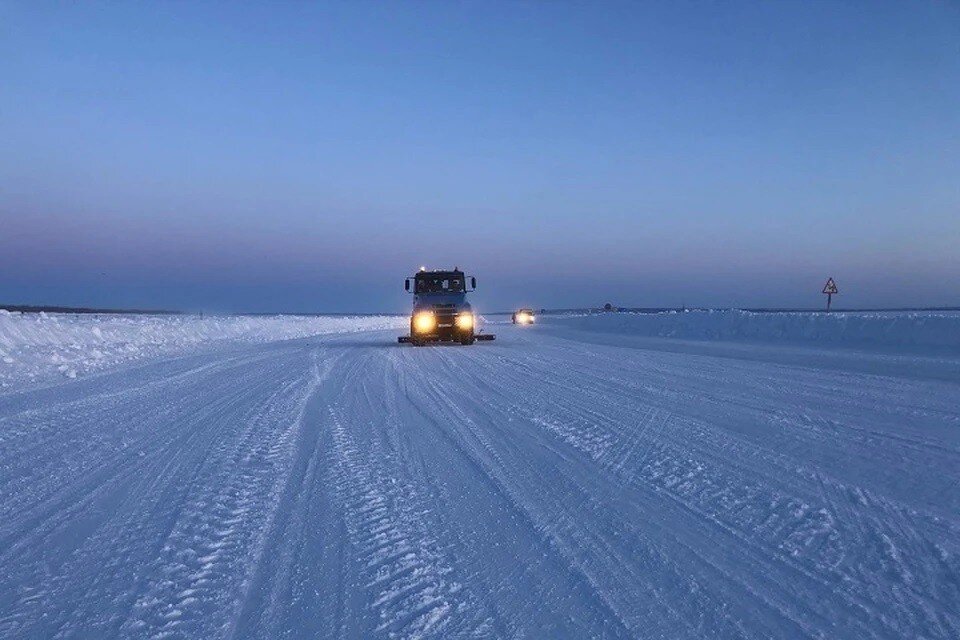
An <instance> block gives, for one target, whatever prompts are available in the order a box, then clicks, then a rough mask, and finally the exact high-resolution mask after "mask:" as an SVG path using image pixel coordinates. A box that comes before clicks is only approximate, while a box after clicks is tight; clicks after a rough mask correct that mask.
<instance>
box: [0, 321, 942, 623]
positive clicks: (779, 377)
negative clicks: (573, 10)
mask: <svg viewBox="0 0 960 640" xmlns="http://www.w3.org/2000/svg"><path fill="white" fill-rule="evenodd" d="M497 333H498V334H499V337H498V340H497V341H496V342H494V343H489V344H478V345H475V346H473V347H430V348H422V349H417V348H412V347H404V346H400V345H397V344H396V343H395V336H396V332H395V331H389V332H385V331H369V332H362V333H353V334H347V335H327V336H314V337H309V338H303V339H297V340H289V341H278V342H272V343H268V344H252V345H245V346H242V347H238V348H237V349H232V350H221V351H217V352H216V353H207V354H205V355H204V354H200V355H197V354H194V355H190V356H182V357H178V358H175V359H165V360H153V361H150V362H149V363H147V364H142V363H141V365H140V366H138V367H136V368H127V369H124V370H122V371H117V372H113V373H104V374H100V375H97V376H92V377H87V378H84V379H78V380H68V381H65V382H63V383H59V384H58V385H56V386H52V387H47V388H43V389H32V390H26V391H24V390H20V391H16V392H13V391H11V392H8V393H6V395H0V637H2V638H71V637H77V638H80V637H83V638H93V637H95V638H110V637H121V638H174V637H181V638H218V637H231V638H281V637H284V638H286V637H289V638H336V637H344V638H389V637H397V638H430V637H437V638H440V637H442V638H451V637H453V638H457V637H494V638H497V637H505V638H513V637H525V638H580V637H591V638H700V637H711V638H741V637H742V638H805V637H815V638H816V637H819V638H858V639H861V638H957V637H960V559H958V558H960V556H958V553H960V516H958V513H960V490H958V488H960V487H958V476H960V437H958V434H960V384H958V377H960V376H958V375H957V372H958V369H957V364H956V362H955V361H953V360H950V359H949V358H948V359H946V360H945V359H943V358H940V359H937V358H931V359H930V360H929V364H930V367H929V368H927V366H926V365H925V364H924V363H925V362H927V361H926V360H924V359H923V358H922V357H919V356H918V357H917V358H907V359H906V360H902V361H901V360H898V359H896V358H893V359H890V358H891V356H887V355H879V354H877V355H870V354H857V353H847V354H840V355H837V354H834V355H831V356H829V357H828V356H827V355H825V354H823V355H822V357H821V355H818V352H816V351H814V350H812V349H809V348H797V347H750V346H749V345H742V344H741V345H736V346H735V347H731V348H729V349H725V348H724V347H723V345H719V344H718V343H702V344H697V343H693V342H688V343H680V342H675V341H670V340H664V339H644V341H643V342H637V341H633V340H630V339H627V338H623V339H622V340H621V339H619V338H618V337H617V336H615V335H609V334H603V333H600V332H595V333H591V332H586V331H582V327H579V325H578V328H577V329H573V328H570V327H567V326H566V325H564V324H563V323H556V324H554V325H550V324H546V325H543V326H537V327H530V328H514V327H512V326H509V325H508V326H502V327H498V328H497ZM878 372H879V373H878ZM927 374H930V375H927Z"/></svg>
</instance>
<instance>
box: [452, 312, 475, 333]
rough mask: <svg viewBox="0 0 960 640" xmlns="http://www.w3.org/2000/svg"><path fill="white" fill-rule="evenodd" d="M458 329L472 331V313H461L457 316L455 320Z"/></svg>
mask: <svg viewBox="0 0 960 640" xmlns="http://www.w3.org/2000/svg"><path fill="white" fill-rule="evenodd" d="M456 323H457V328H458V329H463V330H465V331H466V330H467V329H473V314H472V313H461V314H460V315H458V316H457V319H456Z"/></svg>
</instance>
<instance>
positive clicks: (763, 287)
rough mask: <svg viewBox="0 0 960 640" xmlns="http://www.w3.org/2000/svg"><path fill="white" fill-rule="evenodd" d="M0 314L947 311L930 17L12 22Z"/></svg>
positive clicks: (101, 9) (918, 12) (254, 11)
mask: <svg viewBox="0 0 960 640" xmlns="http://www.w3.org/2000/svg"><path fill="white" fill-rule="evenodd" d="M0 141H2V142H0V145H2V150H3V152H2V153H0V302H9V303H45V304H75V305H99V306H138V307H167V308H183V309H208V310H240V311H298V310H303V311H379V310H403V309H406V307H407V305H408V304H409V301H408V300H407V298H406V297H405V295H404V293H403V291H402V280H403V277H404V276H406V275H409V274H410V273H411V272H412V271H413V270H414V269H415V268H416V267H417V266H418V265H421V264H426V265H428V266H431V267H444V266H453V265H459V266H461V267H463V268H465V269H466V270H467V271H468V272H472V273H475V274H476V275H477V277H478V279H479V280H480V285H481V287H480V291H478V292H477V301H478V303H479V306H480V308H481V309H483V308H486V309H508V308H512V307H517V306H521V305H522V306H536V307H574V306H587V305H597V304H602V303H603V302H606V301H612V302H614V303H616V304H622V305H629V306H673V305H679V304H681V303H686V304H687V305H713V306H816V305H820V304H822V300H821V298H822V297H823V296H821V295H820V293H819V290H820V287H821V286H822V283H823V280H824V279H825V278H826V277H827V276H828V275H832V276H834V277H835V278H836V280H837V282H838V284H839V286H840V288H841V294H842V295H841V297H840V298H839V299H838V300H837V301H836V303H837V304H838V305H843V306H884V305H892V306H904V305H946V304H952V305H957V304H960V253H958V251H957V246H958V243H960V179H958V176H960V8H958V5H956V4H953V3H948V2H916V3H901V2H890V3H884V2H863V3H853V2H843V3H840V2H833V3H830V2H801V3H788V2H777V3H733V2H731V3H673V2H667V3H662V4H656V3H633V2H630V3H615V2H582V3H519V2H511V3H480V2H462V3H450V2H443V3H439V2H438V3H428V2H414V3H379V2H376V3H375V2H370V3H366V2H342V3H340V2H338V3H329V4H326V3H325V4H309V3H269V4H260V5H258V4H250V3H242V4H240V5H237V4H235V3H223V4H219V3H153V4H149V3H137V4H134V3H86V4H81V5H72V4H65V3H49V4H48V3H34V2H22V3H4V4H3V5H2V7H0Z"/></svg>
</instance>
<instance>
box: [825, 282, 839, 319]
mask: <svg viewBox="0 0 960 640" xmlns="http://www.w3.org/2000/svg"><path fill="white" fill-rule="evenodd" d="M823 292H824V293H825V294H827V311H830V303H831V302H833V294H835V293H840V290H839V289H837V283H836V282H834V281H833V278H827V284H825V285H823Z"/></svg>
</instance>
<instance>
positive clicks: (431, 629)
mask: <svg viewBox="0 0 960 640" xmlns="http://www.w3.org/2000/svg"><path fill="white" fill-rule="evenodd" d="M327 412H328V414H329V420H330V425H331V434H332V439H333V445H334V455H335V465H336V469H337V475H336V478H337V480H336V486H335V490H336V495H337V496H339V498H340V500H341V501H342V512H343V515H344V518H345V522H346V527H347V531H348V533H349V535H350V540H351V541H352V543H353V544H354V545H355V547H356V549H357V557H358V559H359V560H360V567H359V575H360V577H361V579H362V581H363V584H364V586H365V588H366V589H367V590H368V591H369V593H370V597H369V606H370V608H371V609H372V611H373V612H375V615H376V618H377V620H378V624H377V626H376V628H375V629H374V631H375V633H376V634H378V635H383V636H386V637H391V638H442V637H450V636H451V635H457V636H458V637H460V636H470V637H483V636H486V635H489V626H490V622H489V621H488V620H486V619H484V617H483V616H482V615H480V616H479V617H478V614H479V613H480V612H479V609H480V608H479V607H478V606H477V604H476V603H475V602H473V601H472V597H471V596H470V594H469V592H468V591H467V590H465V589H464V586H463V585H462V584H460V583H458V582H457V581H456V580H455V578H454V576H453V570H452V568H451V567H450V565H449V564H448V563H447V561H446V560H445V559H444V558H443V556H442V554H441V553H440V551H439V548H438V547H439V545H438V543H437V541H436V539H434V538H433V536H432V535H431V532H430V531H429V530H427V529H426V527H424V526H423V520H422V516H421V514H419V513H418V509H420V508H422V507H420V506H418V502H417V500H416V499H415V496H413V495H412V493H411V489H410V487H407V486H405V484H404V483H403V482H402V481H400V480H398V478H396V477H390V476H388V475H387V474H386V473H384V468H383V467H381V466H380V465H379V464H377V463H376V462H371V461H377V460H378V455H379V454H380V453H381V452H380V451H379V449H378V448H373V449H371V450H368V451H366V452H361V450H360V449H359V448H358V446H357V444H356V443H355V441H354V437H353V435H352V434H351V430H350V429H348V428H347V426H346V424H347V423H346V422H345V419H344V417H343V416H342V414H341V410H340V409H339V408H338V407H337V406H336V405H332V406H329V407H328V408H327ZM368 442H373V441H368Z"/></svg>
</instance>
